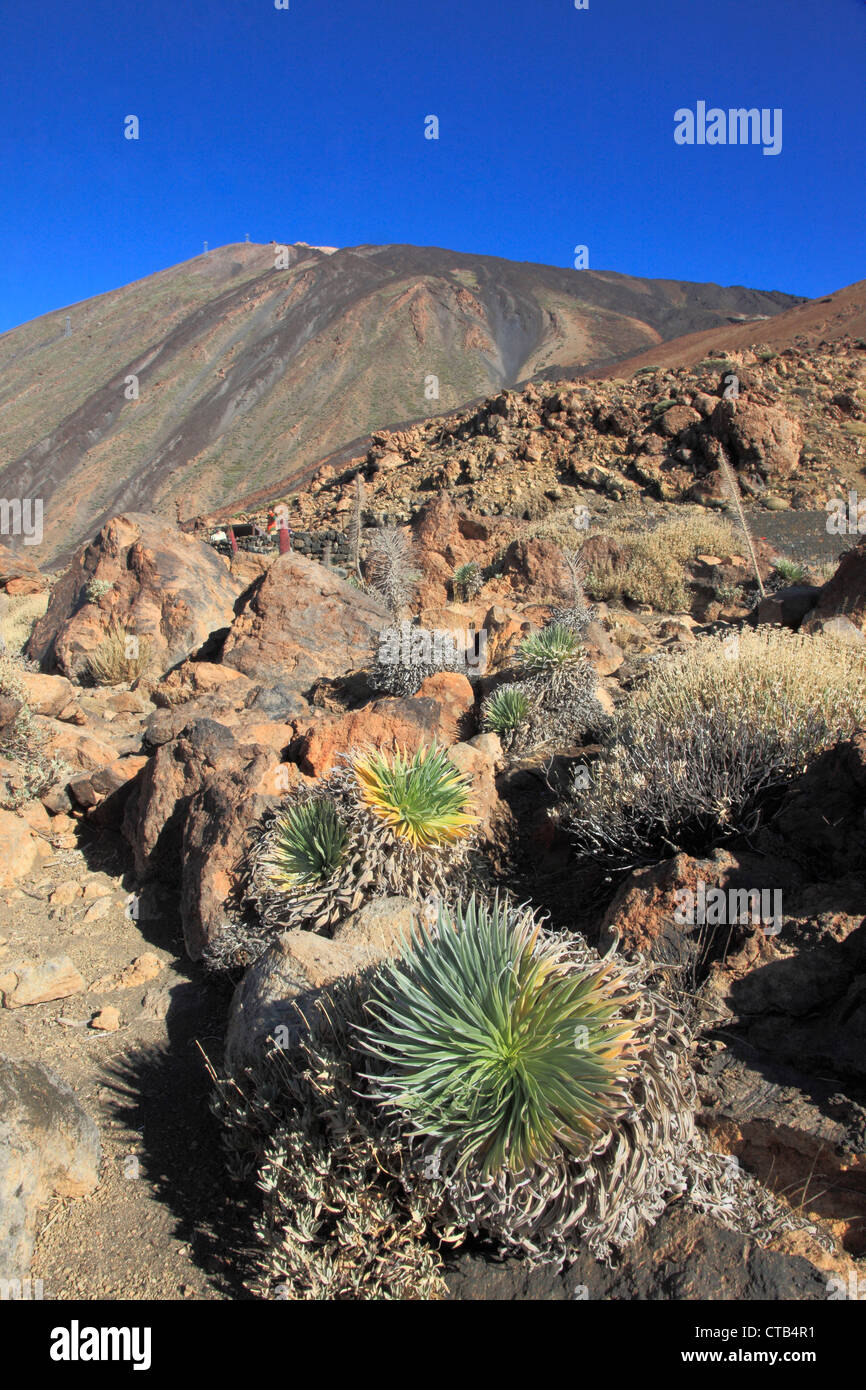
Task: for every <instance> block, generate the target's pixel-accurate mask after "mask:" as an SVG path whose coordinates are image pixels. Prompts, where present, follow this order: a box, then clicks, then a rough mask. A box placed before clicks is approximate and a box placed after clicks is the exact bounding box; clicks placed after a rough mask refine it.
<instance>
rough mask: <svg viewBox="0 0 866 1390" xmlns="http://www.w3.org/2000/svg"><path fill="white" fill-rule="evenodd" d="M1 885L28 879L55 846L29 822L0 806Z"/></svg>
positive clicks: (9, 885) (5, 886) (7, 885)
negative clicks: (3, 809)
mask: <svg viewBox="0 0 866 1390" xmlns="http://www.w3.org/2000/svg"><path fill="white" fill-rule="evenodd" d="M0 845H2V847H3V852H2V854H0V887H3V888H8V887H13V886H15V885H16V884H18V883H19V882H21V881H26V880H27V877H28V875H29V874H31V873H32V872H33V870H34V869H35V868H36V866H37V865H38V864H39V863H40V861H41V860H43V859H48V858H49V857H50V855H51V849H50V847H49V845H47V844H46V842H45V840H43V839H41V838H40V837H39V836H38V835H35V834H34V833H33V832H32V831H31V829H30V826H29V825H28V824H27V822H26V821H25V820H24V819H22V818H21V817H20V816H16V815H14V814H13V812H12V811H2V810H0Z"/></svg>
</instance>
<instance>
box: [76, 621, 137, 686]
mask: <svg viewBox="0 0 866 1390" xmlns="http://www.w3.org/2000/svg"><path fill="white" fill-rule="evenodd" d="M151 649H152V643H151V641H150V638H148V637H136V636H135V634H133V633H129V632H127V631H126V629H125V628H123V627H121V626H120V624H119V623H115V624H113V625H112V626H111V627H110V628H109V630H108V633H107V635H106V637H105V640H104V641H102V642H100V644H99V646H98V647H97V648H96V649H95V650H94V651H92V652H91V653H90V655H89V656H88V658H87V664H86V666H85V669H84V674H85V676H86V678H87V680H89V681H91V682H92V683H93V684H94V685H124V684H126V683H128V682H131V681H135V680H138V678H139V676H142V675H143V674H144V672H145V671H146V670H147V667H148V665H149V664H150V657H151Z"/></svg>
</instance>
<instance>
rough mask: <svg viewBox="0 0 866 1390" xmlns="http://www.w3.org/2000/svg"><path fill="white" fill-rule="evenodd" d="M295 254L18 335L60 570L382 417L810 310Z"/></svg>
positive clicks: (11, 421)
mask: <svg viewBox="0 0 866 1390" xmlns="http://www.w3.org/2000/svg"><path fill="white" fill-rule="evenodd" d="M288 261H289V265H288V268H287V269H279V270H277V269H275V251H274V247H273V245H272V246H267V247H264V246H250V245H241V246H228V247H223V248H221V249H219V250H216V251H212V252H210V253H209V254H208V255H203V256H199V257H196V258H195V259H194V260H192V261H188V262H185V263H184V264H182V265H179V266H175V267H172V268H171V269H169V270H165V271H161V272H160V273H159V274H157V275H153V276H150V277H148V278H147V279H144V280H140V281H137V282H136V283H135V284H132V285H128V286H126V287H125V288H124V289H121V290H117V291H112V292H111V293H109V294H105V295H100V296H97V297H96V298H95V299H91V300H87V301H85V302H84V303H82V304H79V305H75V306H72V307H71V308H70V309H69V310H68V313H69V315H70V319H71V325H70V327H71V331H70V334H69V336H64V332H65V313H66V312H67V311H61V312H59V313H58V314H53V315H49V316H44V317H42V318H40V319H36V320H34V321H33V322H32V323H29V324H24V325H22V326H21V327H19V328H15V329H13V330H11V331H10V332H9V333H6V334H4V335H2V337H0V489H2V492H3V494H4V495H5V496H6V497H13V496H21V497H41V498H42V499H43V500H44V503H45V514H46V515H45V540H44V542H43V545H42V546H41V547H40V551H39V559H40V561H41V562H43V563H44V562H45V561H47V560H50V559H52V558H53V557H56V556H58V555H61V554H65V553H67V552H68V551H69V549H70V547H71V546H72V545H74V544H75V543H77V542H78V541H79V540H81V539H83V538H84V537H86V536H87V535H89V534H90V533H92V532H93V530H94V528H95V527H96V526H98V525H99V524H101V522H102V521H103V520H104V519H106V518H107V517H108V516H110V515H112V514H113V513H116V512H118V511H120V510H124V509H138V510H148V509H154V510H157V511H162V512H165V511H172V510H173V507H174V504H175V502H177V503H179V504H180V506H181V507H182V510H183V511H184V513H186V514H189V513H191V512H198V511H205V510H212V509H214V508H216V507H218V506H220V505H221V504H222V503H224V502H226V501H228V500H230V499H231V498H233V497H236V496H238V495H242V494H248V493H250V492H252V491H254V490H257V489H261V488H264V487H267V486H268V485H269V484H270V483H271V482H274V481H276V480H278V479H279V480H282V479H286V478H295V479H301V478H302V477H303V476H304V472H305V470H309V468H310V467H311V466H312V465H314V464H315V463H316V462H317V461H318V460H320V459H321V458H323V457H324V456H325V455H327V454H329V453H333V452H334V451H336V450H337V449H340V448H342V447H344V446H345V445H346V444H348V443H349V442H350V441H352V440H355V439H358V438H359V437H361V436H363V435H365V434H367V433H369V432H370V431H372V430H375V429H378V428H381V427H383V426H387V425H393V424H395V423H397V422H400V421H409V420H418V419H423V418H426V417H429V416H433V415H439V414H441V413H442V412H444V411H448V410H453V409H456V408H458V407H459V406H461V405H463V404H464V403H466V402H468V401H471V400H475V399H478V398H480V397H483V396H485V395H488V394H490V393H491V392H493V391H496V390H498V389H500V388H501V387H502V386H505V385H510V384H513V383H515V382H518V381H522V380H526V379H527V378H529V377H531V376H534V375H537V374H539V373H541V374H547V373H549V372H554V373H557V372H559V371H560V370H561V369H563V368H568V369H569V370H571V371H585V370H588V369H591V368H598V367H603V366H604V365H606V364H609V363H611V362H613V361H616V360H618V359H620V358H622V357H624V356H627V355H629V354H635V353H637V352H640V351H641V350H643V349H645V348H647V347H651V346H656V345H658V344H660V343H662V342H664V341H665V340H667V339H670V338H673V337H678V336H680V335H682V334H683V333H688V332H694V331H698V330H703V331H706V330H708V329H713V328H715V327H717V326H719V325H720V324H725V323H730V322H732V321H740V322H741V321H743V320H744V319H754V318H756V317H762V316H765V315H766V316H772V315H775V314H777V313H779V312H781V311H782V310H784V309H786V308H788V307H789V306H791V305H792V304H795V303H797V302H798V301H797V300H796V299H794V297H792V296H789V295H783V294H779V293H776V292H773V293H762V292H760V291H755V290H748V289H743V288H741V287H732V288H721V287H719V286H717V285H698V284H689V283H682V282H678V281H667V280H658V281H652V280H639V279H635V278H632V277H630V276H624V275H616V274H613V273H608V272H599V271H590V270H585V271H574V270H564V269H559V268H557V267H551V266H540V265H533V264H529V263H516V262H510V261H505V260H500V259H496V258H493V257H486V256H474V255H468V254H463V253H459V252H454V251H447V250H442V249H439V248H436V247H413V246H385V247H376V246H362V247H354V248H346V249H343V250H337V251H331V250H330V249H325V248H316V247H310V246H306V245H303V244H300V245H297V246H293V247H290V248H289V253H288ZM132 377H134V378H135V379H136V381H135V383H133V382H131V381H130V378H132ZM432 377H435V378H436V380H437V384H438V393H439V394H438V397H437V396H436V395H435V394H433V392H432V389H431V388H432V382H431V378H432ZM425 386H426V388H427V389H426V391H425ZM135 388H137V390H138V399H127V395H131V394H133V390H134V389H135ZM428 397H429V398H428Z"/></svg>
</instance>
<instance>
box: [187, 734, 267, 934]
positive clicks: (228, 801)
mask: <svg viewBox="0 0 866 1390" xmlns="http://www.w3.org/2000/svg"><path fill="white" fill-rule="evenodd" d="M272 770H273V760H272V757H271V756H270V755H269V754H268V753H266V752H265V751H264V750H263V749H243V750H242V749H238V750H237V752H236V753H235V755H234V759H233V762H232V763H231V764H227V763H226V762H225V761H221V762H220V764H219V766H218V767H216V768H212V769H208V770H207V771H206V772H205V773H204V775H203V777H202V783H201V786H200V787H199V788H198V789H197V790H196V791H195V792H194V793H193V794H192V795H191V796H190V798H189V804H188V807H187V809H186V814H185V816H184V825H183V840H182V848H181V856H180V857H181V865H182V868H181V908H180V910H181V921H182V923H183V935H184V941H185V942H186V949H187V952H188V954H189V955H190V957H191V958H192V959H193V960H198V959H199V958H200V956H201V954H202V952H203V951H204V949H205V947H206V946H207V945H208V943H209V942H211V941H213V939H214V938H215V937H216V936H217V935H218V934H219V932H220V931H221V930H222V928H223V927H224V926H225V925H227V924H228V923H229V921H230V920H231V917H232V910H233V909H234V908H236V907H237V903H236V890H237V888H238V885H239V883H240V881H241V879H242V877H243V872H244V867H245V861H246V851H247V848H248V845H247V832H248V831H249V829H250V827H251V826H253V825H254V824H255V823H256V822H257V821H258V820H259V819H260V817H261V816H262V814H263V812H264V811H265V809H266V807H267V806H268V804H269V802H268V798H267V796H265V795H262V793H261V791H259V790H257V788H259V787H261V785H262V783H263V780H264V778H265V776H266V774H267V773H268V772H269V771H272Z"/></svg>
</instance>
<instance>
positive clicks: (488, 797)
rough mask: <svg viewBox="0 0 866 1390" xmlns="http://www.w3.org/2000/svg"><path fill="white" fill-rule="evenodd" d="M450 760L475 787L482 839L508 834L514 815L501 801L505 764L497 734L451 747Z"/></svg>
mask: <svg viewBox="0 0 866 1390" xmlns="http://www.w3.org/2000/svg"><path fill="white" fill-rule="evenodd" d="M448 757H449V758H450V759H451V762H452V763H453V764H454V766H455V767H456V768H458V769H459V770H460V772H462V773H464V774H465V776H466V777H467V778H468V780H469V785H470V786H471V788H472V810H473V812H474V814H475V815H477V816H478V818H479V825H478V830H479V834H480V835H481V837H482V839H486V840H495V839H497V838H499V837H501V836H505V835H507V833H508V831H509V829H513V826H512V825H511V812H510V810H509V809H508V807H507V806H506V804H505V802H503V801H501V800H500V798H499V792H498V791H497V788H496V774H497V772H500V771H501V770H502V768H503V767H504V765H505V759H504V758H503V755H502V744H501V743H500V741H499V738H498V737H497V735H496V734H477V735H476V736H475V738H471V739H469V740H468V741H467V742H466V743H456V744H455V745H454V747H453V748H449V750H448Z"/></svg>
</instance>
